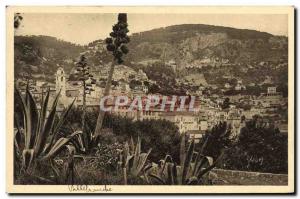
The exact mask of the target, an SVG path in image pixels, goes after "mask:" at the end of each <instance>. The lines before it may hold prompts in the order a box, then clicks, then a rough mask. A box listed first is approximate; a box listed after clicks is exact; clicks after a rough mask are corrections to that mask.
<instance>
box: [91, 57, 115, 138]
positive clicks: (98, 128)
mask: <svg viewBox="0 0 300 199" xmlns="http://www.w3.org/2000/svg"><path fill="white" fill-rule="evenodd" d="M114 69H115V60H114V61H113V62H112V63H111V66H110V71H109V74H108V79H107V81H106V85H105V90H104V94H103V97H105V96H108V95H109V92H110V87H111V82H112V77H113V74H114ZM99 109H100V110H99V111H100V112H99V115H98V118H97V124H96V128H95V132H94V135H95V137H98V136H99V135H100V134H101V129H102V123H103V119H104V115H105V112H104V111H103V110H101V107H100V105H99Z"/></svg>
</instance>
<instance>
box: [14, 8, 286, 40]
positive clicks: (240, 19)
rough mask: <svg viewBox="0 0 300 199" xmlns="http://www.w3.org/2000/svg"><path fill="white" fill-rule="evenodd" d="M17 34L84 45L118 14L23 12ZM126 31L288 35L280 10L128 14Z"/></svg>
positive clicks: (105, 32) (104, 30) (103, 31)
mask: <svg viewBox="0 0 300 199" xmlns="http://www.w3.org/2000/svg"><path fill="white" fill-rule="evenodd" d="M22 16H23V20H22V23H21V26H20V27H19V29H18V30H16V31H15V34H16V35H47V36H53V37H57V38H59V39H62V40H65V41H69V42H72V43H76V44H81V45H85V44H88V43H90V42H92V41H94V40H97V39H104V38H106V37H107V36H108V35H109V33H110V32H111V28H112V25H113V24H115V23H116V21H117V14H110V13H107V14H103V13H101V14H94V13H88V14H81V13H71V14H70V13H68V14H61V13H48V14H40V13H23V14H22ZM128 24H129V30H130V32H129V33H136V32H142V31H146V30H152V29H155V28H160V27H166V26H170V25H178V24H208V25H219V26H227V27H233V28H240V29H252V30H258V31H262V32H268V33H271V34H274V35H285V36H287V35H288V16H287V15H283V14H128Z"/></svg>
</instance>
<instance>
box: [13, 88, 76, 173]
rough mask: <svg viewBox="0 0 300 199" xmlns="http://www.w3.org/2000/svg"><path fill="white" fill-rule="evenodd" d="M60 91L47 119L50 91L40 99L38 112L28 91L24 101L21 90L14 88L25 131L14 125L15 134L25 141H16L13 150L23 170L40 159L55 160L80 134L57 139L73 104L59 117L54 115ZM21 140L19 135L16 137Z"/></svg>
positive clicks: (27, 90)
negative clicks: (17, 151)
mask: <svg viewBox="0 0 300 199" xmlns="http://www.w3.org/2000/svg"><path fill="white" fill-rule="evenodd" d="M59 95H60V92H59V93H58V94H57V95H56V97H55V98H54V101H53V104H52V107H51V108H50V112H49V115H48V116H47V110H48V102H49V98H50V92H49V91H48V92H47V93H46V96H45V98H44V97H42V102H41V109H40V110H38V108H37V103H36V102H35V100H34V98H33V96H32V94H31V93H30V91H29V88H27V89H26V94H25V98H23V97H22V95H21V93H20V91H19V90H18V89H16V97H17V98H19V100H20V104H21V110H22V113H23V124H24V130H23V131H22V130H21V129H20V127H19V126H17V128H18V131H19V132H22V134H23V137H24V139H23V140H22V139H17V137H16V139H15V144H16V145H17V146H18V147H16V148H17V149H18V150H19V154H21V157H22V168H23V169H24V170H25V171H27V170H28V169H29V168H31V166H32V165H33V164H34V163H36V161H39V160H49V159H51V158H53V157H55V156H56V155H57V154H58V153H59V152H60V151H61V150H62V149H63V147H64V146H65V145H67V144H68V143H69V141H70V140H71V139H72V138H73V137H74V136H76V135H77V134H79V133H78V132H75V133H73V134H71V135H69V136H67V137H61V138H59V139H58V138H57V135H58V132H59V129H60V127H61V126H62V125H63V123H64V122H65V119H66V117H67V115H68V113H69V111H70V109H71V107H72V106H73V104H74V101H75V100H74V101H73V102H72V103H71V104H70V105H69V107H68V108H67V109H66V110H65V111H64V112H63V113H62V115H61V116H60V117H58V116H57V114H56V107H57V104H58V99H59ZM18 137H20V136H18Z"/></svg>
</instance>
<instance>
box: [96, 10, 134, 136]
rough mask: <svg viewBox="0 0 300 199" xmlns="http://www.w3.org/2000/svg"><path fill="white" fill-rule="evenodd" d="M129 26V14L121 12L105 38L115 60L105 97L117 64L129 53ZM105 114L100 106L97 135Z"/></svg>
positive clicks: (108, 91)
mask: <svg viewBox="0 0 300 199" xmlns="http://www.w3.org/2000/svg"><path fill="white" fill-rule="evenodd" d="M127 27H128V24H127V14H125V13H120V14H119V15H118V23H117V24H115V25H114V26H113V28H112V30H113V31H112V32H111V33H110V37H108V38H106V40H105V42H106V44H107V45H106V48H107V50H108V51H110V52H112V55H113V60H112V63H111V66H110V71H109V74H108V78H107V82H106V86H105V89H104V94H103V97H105V96H108V95H109V93H110V88H111V83H112V77H113V74H114V68H115V65H117V64H122V63H123V59H122V56H123V55H124V54H127V53H128V51H129V50H128V48H127V47H126V45H125V44H127V43H128V42H129V41H130V39H129V37H128V36H127V33H128V32H129V30H128V28H127ZM104 114H105V112H104V111H103V110H101V107H100V112H99V115H98V118H97V124H96V128H95V132H94V135H95V136H96V137H98V136H99V135H100V134H101V128H102V123H103V118H104Z"/></svg>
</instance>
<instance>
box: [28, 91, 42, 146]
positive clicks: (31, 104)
mask: <svg viewBox="0 0 300 199" xmlns="http://www.w3.org/2000/svg"><path fill="white" fill-rule="evenodd" d="M25 113H26V115H27V120H26V125H25V135H26V136H25V137H26V138H25V148H26V149H32V148H33V145H34V142H35V138H36V133H37V124H38V117H39V116H38V111H37V107H36V102H35V100H34V99H33V97H32V95H31V93H30V91H29V89H28V88H27V89H26V97H25Z"/></svg>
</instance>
